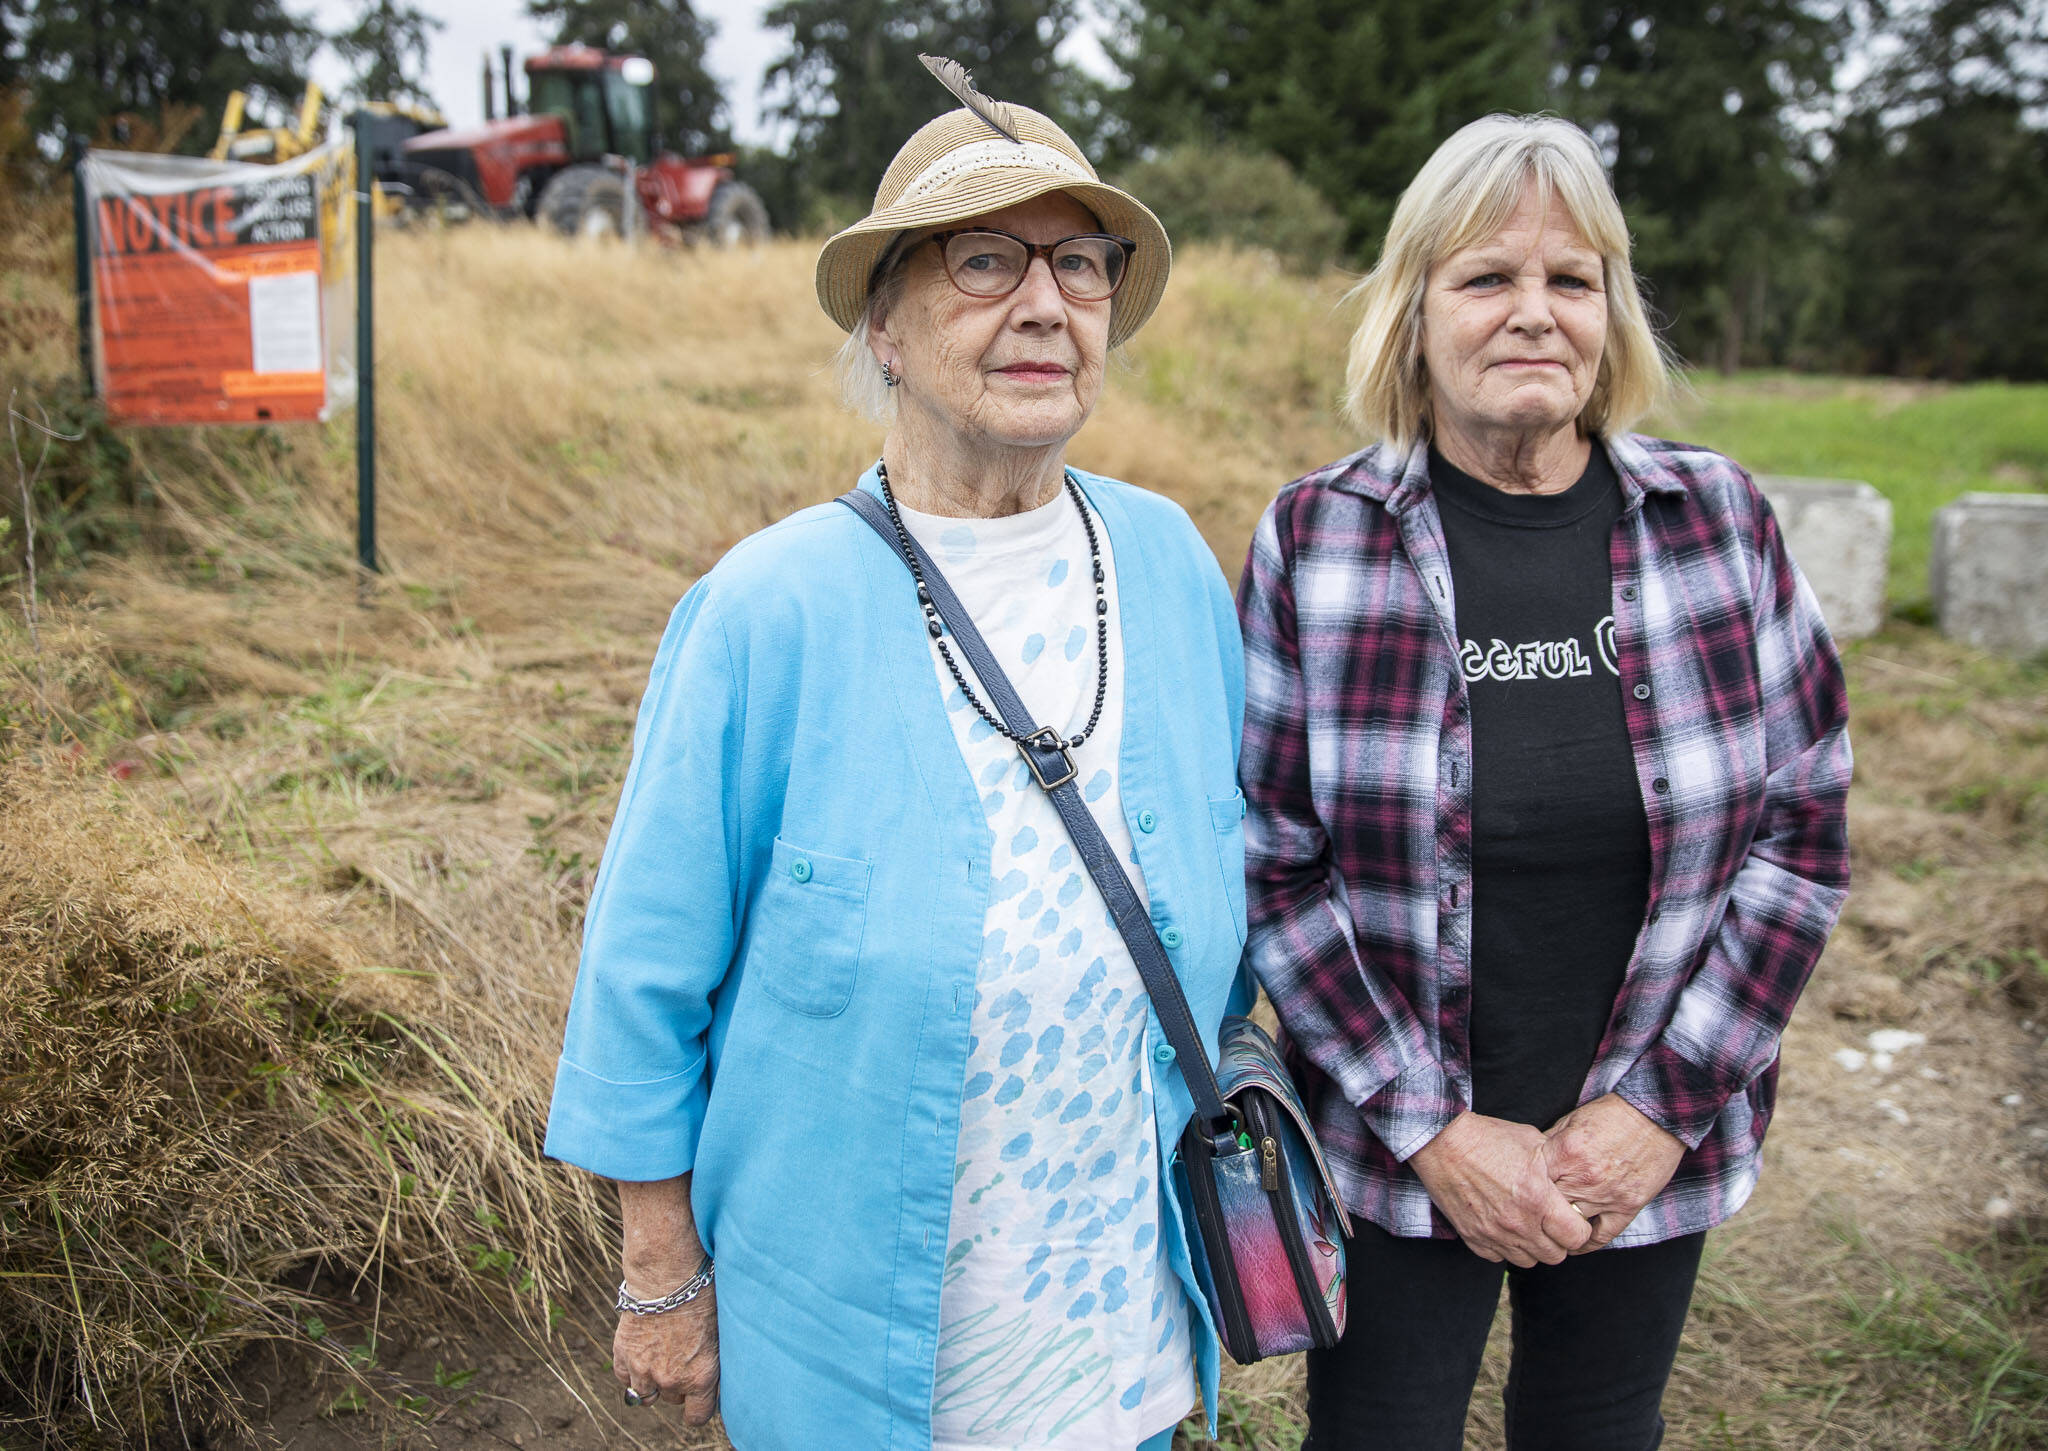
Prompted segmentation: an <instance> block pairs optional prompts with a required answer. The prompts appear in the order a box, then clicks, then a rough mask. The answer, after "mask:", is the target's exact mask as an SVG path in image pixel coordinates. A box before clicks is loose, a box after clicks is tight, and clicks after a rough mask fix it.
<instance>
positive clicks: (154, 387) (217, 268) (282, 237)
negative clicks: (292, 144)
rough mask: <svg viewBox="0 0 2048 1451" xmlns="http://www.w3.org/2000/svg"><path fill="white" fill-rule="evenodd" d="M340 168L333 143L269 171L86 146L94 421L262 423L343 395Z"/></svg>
mask: <svg viewBox="0 0 2048 1451" xmlns="http://www.w3.org/2000/svg"><path fill="white" fill-rule="evenodd" d="M354 174H355V160H354V156H353V154H352V153H351V151H350V150H349V148H348V147H346V146H345V145H341V144H336V143H329V144H327V145H325V146H321V147H319V148H317V149H316V150H313V151H309V152H307V153H306V154H305V155H304V156H301V157H299V158H297V159H295V160H292V161H287V162H283V163H281V164H279V165H275V166H259V165H254V164H252V163H248V162H239V161H208V160H203V159H197V158H193V157H186V156H159V155H153V154H149V153H144V152H124V151H92V152H88V153H87V155H86V158H85V167H84V172H83V175H84V179H85V186H86V196H87V203H88V205H87V227H88V230H89V232H90V236H91V248H92V290H93V319H94V323H95V327H94V337H93V371H94V377H95V381H96V382H97V384H98V387H99V394H100V397H101V398H102V399H103V400H105V403H106V408H107V414H108V416H109V417H110V418H112V419H113V420H114V421H116V422H118V423H275V422H283V421H287V420H291V419H324V418H326V417H327V416H328V415H329V414H331V413H332V412H333V411H334V410H335V409H336V408H339V407H343V406H345V405H347V404H349V403H351V402H353V401H354V399H355V396H356V357H355V244H356V237H355V208H354V207H353V206H350V205H348V201H349V197H350V193H351V191H352V189H353V179H354Z"/></svg>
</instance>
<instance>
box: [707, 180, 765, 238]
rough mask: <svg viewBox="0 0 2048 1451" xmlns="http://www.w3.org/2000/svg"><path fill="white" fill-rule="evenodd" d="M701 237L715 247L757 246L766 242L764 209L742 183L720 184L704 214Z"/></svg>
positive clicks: (751, 191)
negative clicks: (702, 235) (703, 235)
mask: <svg viewBox="0 0 2048 1451" xmlns="http://www.w3.org/2000/svg"><path fill="white" fill-rule="evenodd" d="M704 234H705V237H706V238H707V239H708V240H709V241H710V243H711V245H712V246H714V247H718V248H727V247H742V246H744V247H758V246H760V245H761V244H762V243H763V242H765V241H767V240H768V208H767V207H766V206H765V205H764V204H763V203H762V201H761V197H760V194H759V193H758V192H756V191H755V190H754V189H753V188H752V187H750V186H748V185H747V184H746V183H745V182H743V181H721V182H720V183H719V184H718V185H717V186H716V187H715V188H714V189H713V190H712V193H711V206H710V208H709V210H707V211H706V212H705V213H704Z"/></svg>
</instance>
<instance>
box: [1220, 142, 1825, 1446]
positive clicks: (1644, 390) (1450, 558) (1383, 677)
mask: <svg viewBox="0 0 2048 1451" xmlns="http://www.w3.org/2000/svg"><path fill="white" fill-rule="evenodd" d="M1359 293H1360V295H1361V297H1362V299H1363V301H1364V305H1365V306H1364V318H1363V321H1362V322H1361V324H1360V326H1359V329H1358V332H1357V335H1356V337H1355V339H1354V341H1353V344H1352V356H1351V367H1350V375H1349V379H1348V385H1347V390H1348V400H1347V401H1348V405H1349V412H1350V415H1351V417H1352V419H1353V421H1354V422H1356V423H1358V424H1359V425H1360V426H1361V427H1362V429H1364V431H1365V432H1367V433H1368V434H1369V435H1370V436H1372V437H1374V438H1376V439H1377V440H1378V441H1377V442H1375V443H1373V444H1372V446H1370V447H1368V448H1366V449H1364V450H1363V451H1361V452H1359V453H1357V454H1354V455H1352V456H1351V457H1349V458H1346V459H1342V460H1339V461H1338V462H1336V463H1334V464H1331V465H1329V466H1328V467H1326V468H1323V469H1319V470H1317V471H1316V472H1314V473H1311V474H1309V475H1308V476H1306V477H1305V478H1302V479H1300V480H1297V481H1296V482H1295V483H1292V484H1290V485H1288V486H1287V487H1286V488H1285V489H1283V490H1281V492H1280V495H1279V497H1278V498H1277V499H1276V500H1275V501H1274V502H1273V504H1272V506H1271V507H1270V508H1269V509H1268V510H1267V511H1266V514H1265V517H1264V518H1263V519H1262V520H1261V521H1260V524H1259V528H1258V532H1257V534H1256V536H1255V538H1254V540H1253V544H1252V549H1251V556H1250V559H1249V561H1248V563H1247V566H1246V569H1245V572H1244V576H1243V582H1242V584H1241V586H1240V590H1239V599H1238V608H1239V615H1240V618H1241V621H1242V623H1243V626H1244V634H1245V653H1246V662H1245V668H1246V693H1247V704H1246V713H1245V741H1244V752H1243V757H1242V761H1241V771H1242V776H1243V782H1244V788H1245V794H1246V797H1247V799H1248V801H1249V817H1248V821H1247V845H1248V852H1247V856H1248V880H1249V897H1250V942H1249V948H1250V954H1251V958H1252V962H1253V966H1254V968H1255V969H1256V971H1257V972H1258V975H1259V977H1260V979H1261V980H1262V981H1263V982H1264V984H1265V987H1266V989H1267V991H1268V993H1269V994H1270V995H1271V997H1272V999H1273V1003H1274V1005H1275V1007H1276V1008H1277V1009H1278V1011H1279V1015H1280V1020H1281V1023H1282V1025H1283V1026H1284V1028H1285V1029H1286V1033H1287V1037H1288V1042H1289V1047H1290V1052H1291V1053H1292V1054H1293V1055H1294V1057H1295V1060H1296V1063H1297V1067H1298V1070H1299V1072H1300V1074H1301V1076H1302V1078H1303V1080H1304V1087H1305V1089H1306V1092H1307V1094H1308V1096H1309V1099H1310V1103H1311V1106H1312V1109H1313V1111H1314V1113H1315V1115H1316V1119H1317V1129H1318V1133H1319V1135H1320V1136H1321V1139H1322V1142H1323V1145H1324V1147H1325V1149H1326V1150H1328V1151H1329V1153H1330V1157H1331V1159H1332V1161H1333V1164H1334V1166H1335V1167H1336V1171H1337V1175H1338V1178H1339V1180H1340V1183H1341V1186H1342V1188H1343V1191H1344V1194H1345V1198H1346V1199H1347V1201H1348V1203H1349V1206H1350V1208H1351V1209H1352V1210H1353V1212H1354V1213H1355V1214H1356V1215H1358V1216H1360V1218H1361V1221H1362V1222H1361V1224H1360V1227H1359V1233H1358V1236H1357V1238H1356V1239H1354V1240H1353V1241H1352V1242H1351V1244H1350V1255H1351V1261H1350V1263H1351V1275H1352V1283H1353V1284H1354V1285H1355V1286H1356V1287H1357V1288H1356V1290H1355V1292H1354V1293H1353V1295H1352V1300H1351V1310H1350V1325H1349V1328H1348V1330H1347V1332H1346V1335H1345V1339H1344V1342H1343V1344H1341V1345H1340V1346H1338V1347H1337V1348H1336V1349H1334V1350H1330V1351H1322V1352H1315V1353H1312V1354H1311V1356H1310V1362H1309V1417H1310V1432H1309V1439H1308V1441H1307V1443H1306V1444H1307V1445H1308V1446H1311V1447H1313V1448H1315V1451H1362V1448H1367V1447H1388V1448H1399V1451H1434V1448H1439V1447H1441V1448H1445V1451H1455V1448H1458V1447H1460V1446H1461V1445H1462V1442H1463V1429H1462V1428H1463V1423H1464V1420H1465V1414H1466V1409H1467V1405H1468V1402H1469V1400H1470V1397H1471V1391H1472V1386H1473V1382H1474V1379H1475V1377H1476V1375H1477V1371H1478V1366H1479V1360H1480V1355H1481V1352H1482V1350H1483V1348H1484V1346H1485V1342H1486V1337H1487V1332H1488V1328H1489V1326H1490V1325H1491V1323H1492V1320H1493V1316H1494V1312H1495V1308H1496V1306H1497V1303H1498V1299H1499V1295H1500V1288H1501V1284H1502V1282H1503V1280H1504V1279H1505V1281H1506V1283H1507V1285H1508V1289H1509V1294H1510V1298H1511V1301H1512V1304H1513V1307H1514V1359H1513V1366H1512V1369H1511V1372H1510V1376H1509V1380H1508V1384H1507V1387H1506V1394H1505V1400H1506V1411H1507V1424H1508V1445H1509V1446H1511V1447H1513V1448H1515V1451H1535V1448H1548V1447H1554V1448H1560V1451H1562V1448H1570V1451H1647V1448H1650V1447H1654V1446H1656V1445H1657V1444H1658V1443H1659V1441H1660V1440H1661V1439H1662V1435H1663V1421H1662V1418H1661V1416H1660V1415H1659V1410H1658V1407H1659V1402H1660V1401H1661V1399H1662V1395H1663V1389H1664V1384H1665V1381H1666V1380H1667V1378H1668V1376H1669V1374H1670V1367H1671V1362H1672V1358H1673V1356H1674V1355H1675V1353H1676V1350H1677V1345H1678V1337H1679V1332H1680V1330H1681V1328H1682V1327H1683V1324H1684V1320H1685V1313H1686V1308H1687V1305H1688V1303H1689V1301H1690V1298H1691V1294H1692V1286H1693V1280H1694V1275H1695V1272H1696V1270H1697V1267H1698V1262H1699V1255H1700V1250H1701V1246H1702V1242H1703V1240H1704V1237H1705V1232H1706V1231H1707V1230H1708V1229H1709V1228H1710V1227H1712V1226H1713V1225H1715V1224H1718V1223H1720V1222H1721V1221H1722V1220H1723V1219H1725V1218H1727V1217H1728V1216H1729V1215H1730V1214H1733V1213H1734V1212H1735V1211H1736V1210H1737V1209H1739V1208H1740V1207H1741V1205H1742V1203H1743V1202H1744V1200H1745V1199H1747V1197H1748V1196H1749V1193H1750V1191H1751V1189H1752V1187H1753V1186H1754V1184H1755V1182H1756V1176H1757V1169H1758V1160H1759V1153H1760V1148H1761V1144H1762V1140H1763V1135H1764V1129H1765V1126H1766V1124H1767V1123H1768V1122H1769V1119H1770V1115H1771V1111H1772V1107H1773V1104H1774V1102H1775V1095H1776V1082H1777V1056H1778V1042H1779V1038H1780V1036H1781V1034H1782V1033H1783V1031H1784V1027H1785V1023H1786V1020H1787V1018H1788V1017H1789V1016H1790V1014H1791V1012H1792V1007H1793V1004H1794V1003H1795V1002H1796V1000H1797V999H1798V997H1799V994H1800V991H1801V989H1802V988H1803V987H1804V985H1805V982H1806V978H1807V975H1808V973H1809V972H1810V971H1811V970H1812V967H1813V964H1814V962H1815V960H1816V959H1817V958H1818V957H1819V955H1820V952H1821V948H1822V946H1823V945H1824V944H1825V942H1826V940H1827V937H1828V933H1829V932H1830V930H1831V929H1832V927H1833V925H1834V921H1835V917H1836V914H1837V913H1838V912H1839V910H1840V908H1841V903H1842V899H1843V896H1844V894H1845V892H1846V890H1847V886H1848V843H1847V831H1846V823H1845V816H1844V797H1845V794H1846V792H1847V789H1848V784H1849V773H1850V758H1849V743H1848V737H1847V734H1846V729H1845V725H1846V696H1845V692H1844V689H1843V683H1842V673H1841V666H1840V662H1839V660H1838V659H1837V657H1836V653H1835V650H1834V647H1833V644H1832V643H1831V642H1830V640H1829V638H1828V634H1827V630H1826V628H1825V626H1824V625H1823V624H1822V622H1821V618H1820V614H1819V612H1818V610H1817V608H1816V607H1815V604H1814V599H1813V595H1812V592H1811V590H1810V589H1808V587H1807V585H1806V583H1805V581H1804V580H1803V579H1802V578H1801V576H1800V574H1799V571H1798V569H1797V567H1796V566H1795V565H1794V564H1793V563H1792V560H1791V558H1790V557H1789V556H1788V555H1787V553H1786V551H1785V545H1784V541H1783V539H1782V537H1781V536H1780V534H1779V532H1778V527H1777V524H1776V522H1775V521H1774V519H1773V518H1772V516H1771V511H1770V508H1769V506H1768V505H1767V504H1766V503H1765V502H1764V500H1763V498H1762V496H1761V495H1760V494H1759V493H1758V492H1757V490H1756V487H1755V485H1754V484H1753V483H1752V482H1751V480H1750V478H1749V476H1748V475H1747V474H1746V473H1744V472H1743V470H1742V469H1741V468H1739V467H1738V466H1737V465H1735V464H1734V463H1733V462H1731V461H1730V460H1728V459H1726V458H1724V457H1722V456H1720V455H1718V454H1715V453H1711V452H1709V451H1707V450H1705V449H1700V448H1694V447H1690V446H1687V445H1683V444H1677V443H1671V442H1667V441H1664V440H1661V439H1654V438H1647V437H1644V436H1641V435H1637V434H1633V433H1629V432H1627V431H1626V430H1627V428H1628V425H1629V424H1630V423H1632V422H1633V421H1634V420H1635V419H1638V418H1640V417H1642V416H1643V415H1644V414H1646V413H1648V412H1649V411H1650V410H1651V408H1652V407H1653V406H1654V405H1655V403H1656V402H1657V401H1658V399H1659V398H1660V396H1661V395H1662V393H1663V390H1664V387H1665V384H1666V363H1665V358H1664V354H1663V352H1662V350H1661V349H1660V347H1659V345H1658V342H1657V340H1656V338H1655V336H1654V334H1653V333H1652V332H1651V329H1650V327H1649V324H1648V321H1647V319H1646V317H1645V314H1644V308H1643V304H1642V301H1641V298H1640V296H1639V294H1638V292H1637V288H1636V284H1635V279H1634V275H1633V273H1632V271H1631V268H1630V262H1629V248H1628V233H1627V228H1626V225H1625V223H1624V222H1623V219H1622V215H1621V210H1620V208H1619V206H1618V205H1617V204H1616V202H1615V198H1614V195H1613V192H1612V190H1611V189H1610V187H1609V185H1608V183H1607V180H1606V177H1605V175H1604V173H1603V171H1602V168H1601V164H1600V160H1599V156H1598V154H1597V152H1596V151H1595V149H1594V147H1593V144H1592V142H1591V141H1590V139H1589V138H1588V137H1587V136H1586V135H1585V133H1584V132H1582V131H1580V130H1579V129H1578V128H1577V127H1575V126H1572V125H1570V124H1569V123H1567V122H1564V121H1559V120H1555V119H1551V118H1541V117H1527V118H1524V117H1508V116H1493V117H1488V118H1486V119H1485V120H1482V121H1478V122H1475V123H1473V124H1472V125H1470V126H1467V127H1466V128H1465V129H1464V130H1462V131H1460V132H1459V133H1458V134H1457V135H1455V136H1453V137H1452V138H1451V139H1450V140H1449V141H1447V142H1446V143H1445V144H1444V146H1443V147H1442V148H1441V149H1440V150H1439V151H1438V152H1437V154H1436V155H1435V156H1434V157H1433V158H1432V159H1431V160H1430V161H1429V163H1428V164H1427V165H1426V166H1424V167H1423V169H1422V171H1421V172H1420V173H1419V174H1418V176H1417V177H1416V179H1415V182H1414V184H1413V185H1411V186H1410V187H1409V189H1408V192H1407V193H1406V195H1404V196H1403V198H1402V200H1401V203H1400V206H1399V207H1398V208H1397V210H1396V212H1395V215H1394V220H1393V223H1392V226H1391V228H1390V229H1389V232H1388V236H1387V242H1386V246H1385V250H1384V252H1383V254H1382V256H1381V260H1380V262H1379V264H1378V266H1377V267H1376V268H1375V269H1374V270H1373V272H1372V274H1371V275H1370V276H1369V277H1368V278H1367V279H1366V280H1365V281H1364V282H1363V283H1362V284H1361V285H1360V287H1359ZM1596 1251H1597V1253H1596Z"/></svg>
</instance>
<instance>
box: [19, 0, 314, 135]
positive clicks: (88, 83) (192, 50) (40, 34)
mask: <svg viewBox="0 0 2048 1451" xmlns="http://www.w3.org/2000/svg"><path fill="white" fill-rule="evenodd" d="M17 23H19V24H20V25H21V29H20V32H19V33H20V46H21V61H20V67H21V74H22V75H23V76H24V77H25V78H27V79H28V80H29V82H30V84H31V85H32V86H33V88H34V92H35V102H34V105H33V107H32V108H31V110H30V113H29V125H30V126H31V128H32V129H33V130H34V131H35V132H36V134H37V135H39V136H42V137H45V138H48V139H51V140H54V141H57V142H63V141H65V140H67V139H68V138H70V137H72V136H84V137H87V138H88V139H89V138H91V137H92V136H93V135H94V133H95V132H96V131H97V130H98V129H99V126H100V123H101V122H102V121H104V120H105V119H106V118H107V117H109V116H112V115H115V114H116V113H119V112H124V111H127V112H136V113H139V114H142V115H147V116H158V115H161V114H162V113H163V112H164V110H165V108H167V107H172V106H197V107H198V108H199V109H200V110H201V112H202V113H204V114H206V115H208V116H218V115H219V114H220V112H221V108H222V107H223V106H224V105H225V104H226V103H227V98H228V93H229V92H230V91H235V90H245V91H248V92H249V93H250V100H251V103H252V106H253V107H254V108H256V109H257V110H258V111H259V112H260V111H261V110H263V109H264V108H266V107H267V108H269V109H270V110H272V111H273V112H274V113H275V114H278V115H280V116H282V115H286V114H289V113H290V112H291V111H292V110H294V109H295V108H296V107H297V105H298V99H299V93H300V91H301V90H302V89H304V86H305V78H306V67H307V63H308V61H310V60H311V59H312V55H313V52H314V51H315V50H316V49H317V48H318V47H319V44H320V33H319V32H318V31H317V30H315V29H314V28H313V27H312V25H311V24H309V23H308V22H307V21H305V20H302V19H300V18H299V17H298V16H296V15H294V14H292V13H291V12H290V11H288V10H286V9H285V7H284V4H283V3H282V0H179V3H177V4H175V5H165V4H162V3H159V0H37V3H36V4H35V5H34V6H33V7H32V8H30V9H29V10H28V12H27V14H26V16H25V17H24V19H23V21H21V22H17ZM212 136H213V129H212V127H211V126H207V125H202V126H199V127H196V128H194V129H193V130H192V132H191V133H189V134H188V136H187V139H186V145H187V146H188V147H189V148H192V149H204V147H205V146H206V145H207V144H209V143H210V142H211V140H212Z"/></svg>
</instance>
